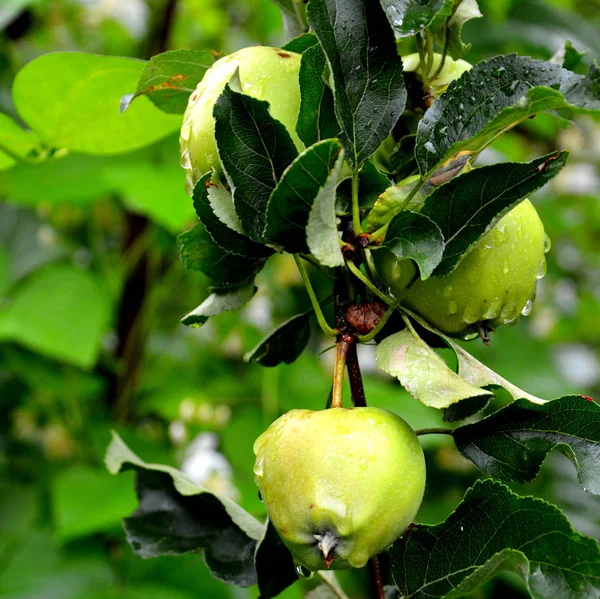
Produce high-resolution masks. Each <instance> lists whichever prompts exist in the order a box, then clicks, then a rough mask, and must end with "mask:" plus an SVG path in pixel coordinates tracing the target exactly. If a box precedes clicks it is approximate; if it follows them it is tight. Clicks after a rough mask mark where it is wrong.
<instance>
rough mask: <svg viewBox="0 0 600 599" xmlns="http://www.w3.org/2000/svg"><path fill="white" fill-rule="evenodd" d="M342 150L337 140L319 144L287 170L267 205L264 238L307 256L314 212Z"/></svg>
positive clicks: (307, 150) (309, 149) (302, 154)
mask: <svg viewBox="0 0 600 599" xmlns="http://www.w3.org/2000/svg"><path fill="white" fill-rule="evenodd" d="M340 152H341V146H340V144H339V142H338V141H337V140H336V139H328V140H325V141H321V142H318V143H316V144H315V145H314V146H311V147H310V148H308V149H306V150H305V151H304V152H302V153H301V154H300V155H299V156H298V157H297V158H296V159H295V160H294V162H292V164H290V166H289V167H288V168H287V169H286V170H285V172H284V173H283V176H282V177H281V179H280V180H279V183H278V184H277V187H275V189H274V190H273V193H272V194H271V198H270V199H269V203H268V205H267V219H266V225H265V231H264V238H265V239H267V240H268V241H269V242H271V243H275V244H278V245H279V246H281V247H282V248H284V249H285V250H286V251H287V252H290V253H297V252H307V251H308V245H307V239H306V227H307V225H308V219H309V216H310V211H311V208H312V206H313V204H314V202H315V200H316V198H317V196H318V195H319V192H320V190H321V189H322V188H323V187H324V186H325V185H326V183H327V181H328V179H329V177H330V176H331V174H332V171H333V170H334V169H335V168H336V165H337V158H338V156H339V154H340Z"/></svg>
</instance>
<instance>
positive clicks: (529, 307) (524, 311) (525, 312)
mask: <svg viewBox="0 0 600 599" xmlns="http://www.w3.org/2000/svg"><path fill="white" fill-rule="evenodd" d="M532 308H533V300H532V299H531V298H529V299H528V300H527V303H526V304H525V305H524V306H523V309H522V310H521V314H522V315H523V316H529V314H531V310H532Z"/></svg>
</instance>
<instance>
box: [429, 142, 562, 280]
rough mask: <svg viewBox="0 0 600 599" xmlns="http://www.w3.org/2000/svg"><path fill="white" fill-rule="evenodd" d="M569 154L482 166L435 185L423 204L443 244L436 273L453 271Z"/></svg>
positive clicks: (555, 172) (554, 171) (545, 181)
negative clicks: (438, 231)
mask: <svg viewBox="0 0 600 599" xmlns="http://www.w3.org/2000/svg"><path fill="white" fill-rule="evenodd" d="M567 156H568V153H567V152H558V153H554V154H548V155H547V156H542V157H541V158H536V159H535V160H532V161H531V162H526V163H515V162H506V163H502V164H493V165H490V166H484V167H481V168H477V169H474V170H472V171H471V172H469V173H465V174H463V175H461V176H460V177H456V178H455V179H452V180H451V181H449V182H448V183H446V184H445V185H442V186H441V187H438V188H437V189H436V190H435V191H434V192H433V193H432V194H431V195H430V196H429V197H428V198H427V199H426V200H425V204H424V205H423V208H422V209H421V214H424V215H426V216H428V217H429V218H430V219H431V220H432V221H433V222H435V223H436V224H437V225H438V226H439V228H440V229H441V231H442V233H443V236H444V241H445V245H446V247H445V250H444V257H443V259H442V261H441V263H440V264H439V266H438V267H437V268H436V270H435V274H436V275H438V276H442V275H446V274H448V273H449V272H451V271H452V270H453V269H454V268H455V267H456V266H457V265H458V264H459V262H460V261H461V260H462V258H463V257H464V256H465V255H466V254H467V253H468V252H469V251H470V250H471V249H472V248H473V247H474V246H475V245H476V244H477V241H478V240H479V239H480V238H481V236H482V235H484V234H485V233H487V232H488V231H489V230H491V229H492V227H494V226H495V224H496V223H497V222H498V221H499V220H500V219H501V218H502V216H504V214H506V213H507V212H508V211H509V210H510V209H511V208H513V207H514V206H516V204H517V203H518V202H519V201H521V200H522V199H524V198H525V197H526V196H527V195H529V194H530V193H533V192H534V191H536V190H537V189H539V188H540V187H542V186H543V185H545V184H546V183H547V182H548V181H549V180H550V179H552V178H553V177H555V176H556V175H557V174H558V173H559V171H560V170H561V169H562V167H563V166H564V165H565V162H566V160H567Z"/></svg>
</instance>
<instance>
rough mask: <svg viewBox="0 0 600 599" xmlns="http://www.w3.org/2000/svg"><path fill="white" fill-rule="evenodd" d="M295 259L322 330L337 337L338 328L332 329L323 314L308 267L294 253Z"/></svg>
mask: <svg viewBox="0 0 600 599" xmlns="http://www.w3.org/2000/svg"><path fill="white" fill-rule="evenodd" d="M294 260H295V261H296V266H297V267H298V270H299V271H300V276H301V277H302V281H303V282H304V286H305V287H306V291H307V293H308V297H309V298H310V303H311V304H312V307H313V310H314V311H315V314H316V316H317V321H318V322H319V326H320V327H321V330H322V331H323V332H324V333H325V334H326V335H329V336H330V337H335V336H336V335H337V334H338V333H339V330H338V329H332V328H331V327H330V326H329V325H328V324H327V321H326V320H325V315H324V314H323V310H321V305H320V304H319V300H318V299H317V296H316V295H315V291H314V289H313V287H312V285H311V282H310V279H309V278H308V274H307V272H306V269H305V268H304V264H302V261H301V260H300V258H299V257H298V254H294Z"/></svg>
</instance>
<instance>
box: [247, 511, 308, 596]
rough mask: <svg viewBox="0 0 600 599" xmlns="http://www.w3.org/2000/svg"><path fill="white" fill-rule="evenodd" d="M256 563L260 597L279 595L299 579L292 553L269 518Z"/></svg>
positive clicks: (258, 549)
mask: <svg viewBox="0 0 600 599" xmlns="http://www.w3.org/2000/svg"><path fill="white" fill-rule="evenodd" d="M255 564H256V575H257V577H258V590H259V591H260V598H259V599H271V597H277V595H279V593H281V592H282V591H283V590H285V589H287V587H289V586H290V585H291V584H294V583H295V582H296V581H297V580H298V575H297V574H296V568H295V566H294V559H293V558H292V554H291V553H290V551H289V549H288V548H287V547H286V546H285V545H284V544H283V541H282V540H281V538H280V537H279V535H278V534H277V531H276V530H275V528H274V527H273V525H272V524H271V523H270V522H269V521H268V520H267V525H266V527H265V532H264V536H263V537H262V539H261V540H260V541H259V543H258V546H257V547H256V556H255Z"/></svg>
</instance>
